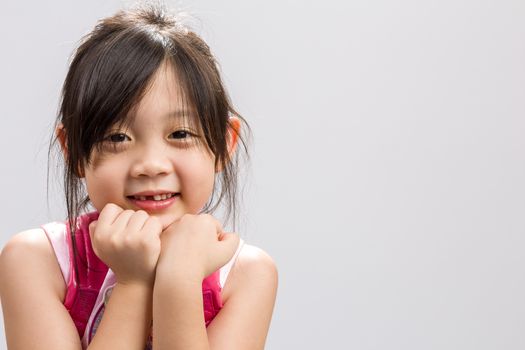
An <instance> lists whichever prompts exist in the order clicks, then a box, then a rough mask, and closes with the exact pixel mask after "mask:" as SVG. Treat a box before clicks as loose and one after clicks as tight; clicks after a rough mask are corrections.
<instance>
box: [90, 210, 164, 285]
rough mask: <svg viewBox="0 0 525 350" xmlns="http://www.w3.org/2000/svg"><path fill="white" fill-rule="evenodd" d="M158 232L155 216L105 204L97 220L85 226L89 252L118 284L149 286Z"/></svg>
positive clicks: (152, 274)
mask: <svg viewBox="0 0 525 350" xmlns="http://www.w3.org/2000/svg"><path fill="white" fill-rule="evenodd" d="M161 232H162V224H161V222H160V221H159V220H158V219H157V218H156V217H154V216H150V215H149V214H148V213H146V212H145V211H143V210H138V211H133V210H124V209H122V208H121V207H119V206H118V205H116V204H113V203H108V204H106V206H105V207H104V208H103V209H102V211H101V212H100V215H99V217H98V220H95V221H93V222H91V223H90V224H89V234H90V236H91V244H92V245H93V251H94V252H95V254H96V255H97V256H98V257H99V258H100V259H101V260H102V261H103V262H104V263H105V264H106V265H108V266H109V267H110V268H111V270H113V272H114V273H115V277H116V279H117V282H118V283H121V284H133V283H140V284H144V283H146V284H148V285H153V282H154V281H155V269H156V266H157V261H158V258H159V255H160V234H161Z"/></svg>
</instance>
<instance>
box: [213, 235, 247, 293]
mask: <svg viewBox="0 0 525 350" xmlns="http://www.w3.org/2000/svg"><path fill="white" fill-rule="evenodd" d="M243 245H244V241H243V239H242V238H241V239H240V241H239V246H238V247H237V250H236V251H235V254H233V257H232V258H231V259H230V261H228V262H227V263H226V265H224V266H223V267H221V268H220V272H219V273H220V284H221V288H224V284H225V283H226V279H227V278H228V274H229V273H230V270H231V268H232V266H233V264H235V261H236V260H237V256H238V255H239V253H240V252H241V249H242V247H243Z"/></svg>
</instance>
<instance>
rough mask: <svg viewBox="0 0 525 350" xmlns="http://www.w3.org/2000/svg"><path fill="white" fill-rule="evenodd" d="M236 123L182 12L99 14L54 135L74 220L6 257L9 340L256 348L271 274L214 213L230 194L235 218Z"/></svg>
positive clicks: (270, 301)
mask: <svg viewBox="0 0 525 350" xmlns="http://www.w3.org/2000/svg"><path fill="white" fill-rule="evenodd" d="M243 123H244V121H243V119H242V118H241V117H240V116H239V115H238V113H236V112H235V110H234V109H233V108H232V106H231V104H230V102H229V99H228V96H227V93H226V91H225V89H224V86H223V84H222V81H221V78H220V76H219V72H218V69H217V65H216V62H215V60H214V58H213V56H212V54H211V53H210V50H209V48H208V46H207V45H206V43H204V42H203V41H202V39H200V38H199V37H198V36H197V35H196V34H195V33H193V32H192V31H190V30H188V29H187V28H186V27H185V26H184V25H182V24H181V23H180V21H179V19H178V18H177V17H176V16H174V15H170V14H168V13H167V11H166V10H165V9H163V8H162V7H160V6H156V7H155V6H148V7H143V8H137V9H133V10H127V11H121V12H119V13H117V14H116V15H114V16H112V17H109V18H106V19H103V20H101V21H100V22H99V23H98V24H97V26H96V27H95V28H94V30H93V31H92V32H91V33H90V34H89V35H87V36H86V37H85V38H84V40H83V42H82V44H81V45H80V46H79V48H78V49H77V51H76V53H75V55H74V58H73V60H72V62H71V65H70V68H69V71H68V74H67V77H66V80H65V82H64V86H63V92H62V99H61V105H60V113H59V117H58V119H57V122H56V129H55V130H56V133H55V137H54V138H53V140H52V141H53V142H52V143H51V146H53V145H55V144H56V141H57V140H58V142H59V144H60V146H61V147H60V149H61V151H62V152H63V155H64V159H65V167H64V184H65V194H66V204H67V210H68V220H67V221H65V222H53V223H49V224H45V225H42V227H40V228H38V229H33V230H28V231H24V232H21V233H19V234H17V235H15V236H14V237H12V238H11V239H10V240H9V242H8V243H7V244H6V246H5V247H4V249H3V251H2V253H1V255H0V281H2V283H1V286H0V295H1V299H2V308H3V313H4V320H5V331H6V336H7V344H8V347H9V349H61V350H67V349H81V348H82V349H86V348H87V349H106V350H107V349H141V350H142V349H145V348H146V349H151V348H152V347H153V348H154V349H155V350H162V349H186V350H187V349H228V350H231V349H262V348H263V347H264V343H265V339H266V335H267V332H268V328H269V324H270V320H271V315H272V312H273V306H274V302H275V296H276V289H277V271H276V267H275V265H274V262H273V260H272V259H271V258H270V257H269V256H268V255H267V254H266V253H265V252H264V251H262V250H261V249H259V248H256V247H254V246H249V245H247V244H244V242H243V241H242V240H241V239H239V237H238V236H237V235H236V234H232V233H226V232H224V231H223V230H222V227H221V224H220V222H219V221H218V220H216V219H215V218H213V217H212V216H211V215H210V214H209V213H212V212H213V210H214V209H216V208H217V207H218V205H219V204H221V203H224V204H225V206H224V207H225V208H226V211H225V212H226V214H228V215H227V217H232V218H233V220H235V217H236V212H235V204H236V203H235V194H236V191H235V184H236V181H235V180H236V174H237V162H236V159H237V157H236V154H237V152H236V149H237V146H238V145H241V146H243V147H244V146H245V143H244V141H243V139H242V135H241V125H242V124H243ZM88 205H92V206H93V207H94V208H95V209H96V210H94V211H91V212H85V213H82V211H84V210H85V209H86V208H87V206H88ZM230 214H231V215H230ZM28 335H30V336H28Z"/></svg>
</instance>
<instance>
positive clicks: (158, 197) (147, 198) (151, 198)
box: [127, 193, 180, 201]
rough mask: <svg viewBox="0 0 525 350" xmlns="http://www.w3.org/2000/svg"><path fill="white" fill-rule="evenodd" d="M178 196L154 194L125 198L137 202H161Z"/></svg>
mask: <svg viewBox="0 0 525 350" xmlns="http://www.w3.org/2000/svg"><path fill="white" fill-rule="evenodd" d="M179 195H180V193H164V194H156V195H154V196H127V198H129V199H135V200H139V201H163V200H166V199H170V198H172V197H175V196H179Z"/></svg>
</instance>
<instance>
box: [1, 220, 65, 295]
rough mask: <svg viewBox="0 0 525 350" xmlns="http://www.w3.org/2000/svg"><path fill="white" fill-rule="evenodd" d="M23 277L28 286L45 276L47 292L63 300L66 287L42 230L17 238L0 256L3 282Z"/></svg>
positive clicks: (13, 238) (18, 234) (30, 231)
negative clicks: (35, 279) (48, 290)
mask: <svg viewBox="0 0 525 350" xmlns="http://www.w3.org/2000/svg"><path fill="white" fill-rule="evenodd" d="M20 276H24V279H26V280H27V283H28V285H29V284H30V283H31V280H32V279H33V281H34V278H38V277H39V276H40V277H44V276H45V279H46V280H47V282H46V283H45V288H49V289H50V292H52V293H53V294H54V295H56V297H57V298H59V299H60V300H63V298H64V296H65V290H66V284H65V281H64V278H63V275H62V271H61V269H60V266H59V264H58V261H57V258H56V255H55V252H54V250H53V247H52V245H51V243H50V241H49V239H48V237H47V235H46V234H45V232H44V230H43V229H42V228H35V229H29V230H26V231H22V232H19V233H17V234H15V235H13V236H12V237H11V238H10V239H9V240H8V241H7V243H6V244H5V246H4V247H3V248H2V251H1V252H0V280H2V281H8V280H11V279H13V278H17V277H20Z"/></svg>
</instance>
